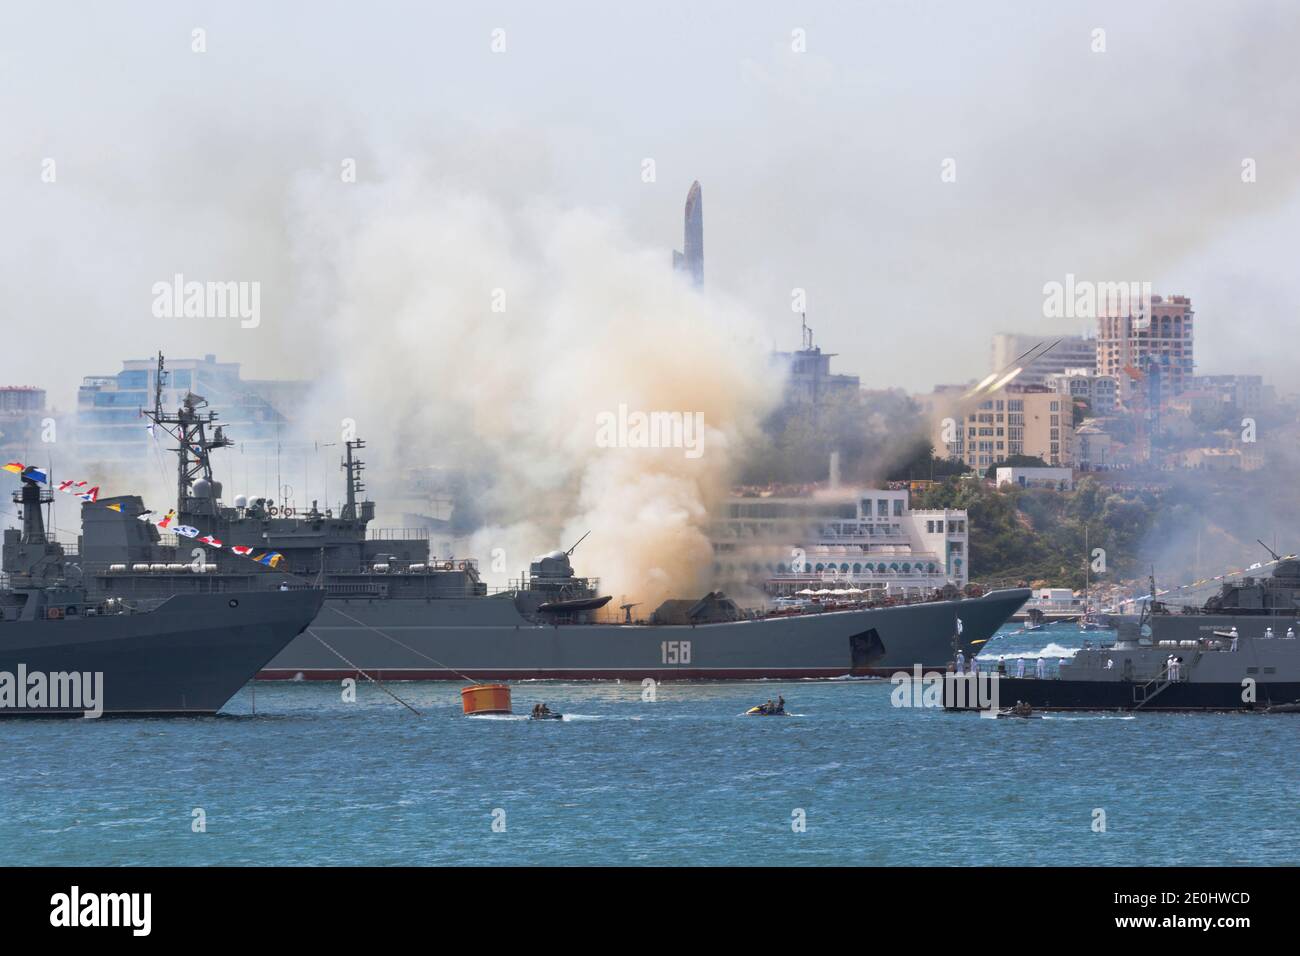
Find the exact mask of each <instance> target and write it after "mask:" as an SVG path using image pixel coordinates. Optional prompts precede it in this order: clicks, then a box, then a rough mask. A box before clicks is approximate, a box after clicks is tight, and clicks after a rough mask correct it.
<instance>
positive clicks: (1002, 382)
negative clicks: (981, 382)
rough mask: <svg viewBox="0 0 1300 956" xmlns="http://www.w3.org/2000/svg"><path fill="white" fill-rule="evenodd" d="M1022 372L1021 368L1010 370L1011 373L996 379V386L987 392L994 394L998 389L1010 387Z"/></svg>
mask: <svg viewBox="0 0 1300 956" xmlns="http://www.w3.org/2000/svg"><path fill="white" fill-rule="evenodd" d="M1023 371H1024V369H1023V368H1018V369H1014V370H1012V371H1011V372H1008V373H1007V374H1006V375H1004V376H1002V378H1000V379H998V381H997V384H996V385H994V386H993V387H992V388H991V389H989V391H990V392H996V391H997V390H998V389H1000V388H1003V387H1005V386H1007V385H1010V384H1011V383H1012V382H1013V381H1014V380H1015V378H1016V376H1017V375H1019V374H1020V373H1021V372H1023Z"/></svg>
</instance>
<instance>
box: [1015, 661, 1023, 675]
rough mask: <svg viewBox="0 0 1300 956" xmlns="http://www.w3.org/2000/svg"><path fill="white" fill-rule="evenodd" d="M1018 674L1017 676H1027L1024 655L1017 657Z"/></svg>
mask: <svg viewBox="0 0 1300 956" xmlns="http://www.w3.org/2000/svg"><path fill="white" fill-rule="evenodd" d="M1016 676H1017V677H1024V676H1025V659H1024V658H1023V657H1017V658H1016Z"/></svg>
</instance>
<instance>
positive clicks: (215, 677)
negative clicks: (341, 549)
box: [0, 471, 324, 717]
mask: <svg viewBox="0 0 1300 956" xmlns="http://www.w3.org/2000/svg"><path fill="white" fill-rule="evenodd" d="M29 475H30V471H29V472H27V473H25V474H24V475H23V478H22V487H21V488H20V489H19V490H18V491H17V492H15V493H14V503H15V504H17V505H19V507H20V508H21V509H22V520H23V527H22V529H21V530H19V529H16V528H10V529H6V530H5V534H4V568H5V572H6V576H7V578H8V586H7V587H4V588H0V717H3V716H83V715H87V714H89V715H91V716H100V715H101V714H109V715H125V714H147V715H152V716H157V715H164V714H187V715H195V714H212V713H215V712H216V711H217V710H218V709H219V708H220V707H221V706H222V705H224V704H225V703H226V702H227V701H228V700H229V699H230V698H231V697H232V696H233V695H234V694H235V693H236V692H237V691H238V690H239V689H240V688H241V687H243V686H244V684H245V683H246V682H247V681H249V680H250V679H252V678H253V676H254V675H255V674H256V673H257V672H258V670H259V669H260V668H261V667H263V666H264V665H265V664H266V663H267V662H268V661H269V660H270V659H271V658H272V657H274V656H275V655H276V654H277V653H278V652H280V651H281V650H282V649H283V648H284V647H285V645H287V644H288V643H289V642H290V641H291V640H292V639H293V638H294V637H296V636H297V635H298V634H300V633H302V631H303V629H304V628H305V627H306V626H307V625H308V623H310V622H311V620H312V619H313V618H314V617H315V616H316V614H317V613H318V612H319V610H320V608H321V604H322V603H323V601H324V595H323V594H322V592H321V591H320V590H318V589H312V588H294V589H291V590H288V591H280V590H278V589H276V590H266V589H262V588H257V589H251V590H238V589H233V588H232V589H230V590H223V591H221V592H214V591H208V592H198V591H190V592H188V593H180V594H174V595H163V596H157V597H153V598H147V599H140V598H136V597H131V598H126V597H123V596H121V595H118V594H113V593H104V592H100V593H94V592H93V591H88V589H87V588H86V587H85V586H84V581H83V575H82V572H81V569H80V568H79V567H78V566H77V565H76V564H75V563H73V562H72V561H70V560H69V556H68V555H67V554H66V553H65V550H64V548H63V546H62V545H61V544H60V543H59V542H57V541H55V540H54V539H53V538H52V537H51V536H49V535H47V533H46V531H45V521H44V517H43V515H42V514H41V509H42V507H43V506H45V505H48V504H49V502H50V500H51V498H52V495H51V494H50V490H49V489H48V488H43V487H41V484H40V482H39V481H38V480H36V479H35V478H34V477H30V476H29ZM38 690H39V692H38Z"/></svg>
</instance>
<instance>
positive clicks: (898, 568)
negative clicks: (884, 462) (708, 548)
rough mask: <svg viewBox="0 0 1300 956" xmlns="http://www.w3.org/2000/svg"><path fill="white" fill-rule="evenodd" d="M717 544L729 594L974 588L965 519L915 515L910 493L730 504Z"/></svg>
mask: <svg viewBox="0 0 1300 956" xmlns="http://www.w3.org/2000/svg"><path fill="white" fill-rule="evenodd" d="M710 539H711V542H712V545H713V551H714V561H715V565H714V571H715V576H716V578H717V580H718V582H719V584H720V585H721V586H722V587H723V588H724V589H726V588H727V587H728V586H730V587H733V588H734V587H736V586H741V587H743V586H745V585H748V586H761V587H762V588H763V590H764V591H766V592H767V593H768V594H769V595H795V594H798V592H800V591H803V590H809V589H811V590H814V591H815V590H819V589H823V588H826V589H830V590H844V589H847V588H858V589H860V590H862V591H865V592H870V593H874V594H878V595H884V594H890V595H904V594H907V595H920V594H928V593H931V592H933V591H935V590H938V589H940V588H943V587H944V586H945V585H949V584H951V585H955V586H956V587H964V586H965V585H966V584H967V582H968V581H969V567H968V559H969V530H968V528H967V516H966V512H965V511H962V510H955V509H944V510H913V509H912V508H911V507H910V497H909V492H908V490H907V488H906V487H898V488H888V489H880V488H851V487H846V488H834V489H830V488H818V489H814V490H811V491H805V492H804V493H795V492H793V491H785V492H783V491H782V490H780V489H778V490H775V491H774V492H773V493H771V494H766V495H756V494H753V493H751V494H750V495H748V496H744V497H741V496H733V497H731V498H730V499H728V501H727V502H726V505H725V512H724V514H723V516H722V517H721V518H719V519H717V520H715V521H714V522H713V525H712V528H711V531H710Z"/></svg>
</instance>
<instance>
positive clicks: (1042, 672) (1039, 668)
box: [1034, 657, 1047, 678]
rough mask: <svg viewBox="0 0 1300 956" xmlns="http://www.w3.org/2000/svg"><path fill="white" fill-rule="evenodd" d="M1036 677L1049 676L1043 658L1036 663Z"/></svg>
mask: <svg viewBox="0 0 1300 956" xmlns="http://www.w3.org/2000/svg"><path fill="white" fill-rule="evenodd" d="M1034 676H1035V677H1040V678H1041V677H1046V676H1047V665H1046V663H1044V661H1043V658H1041V657H1040V658H1039V659H1038V660H1036V661H1034Z"/></svg>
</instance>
